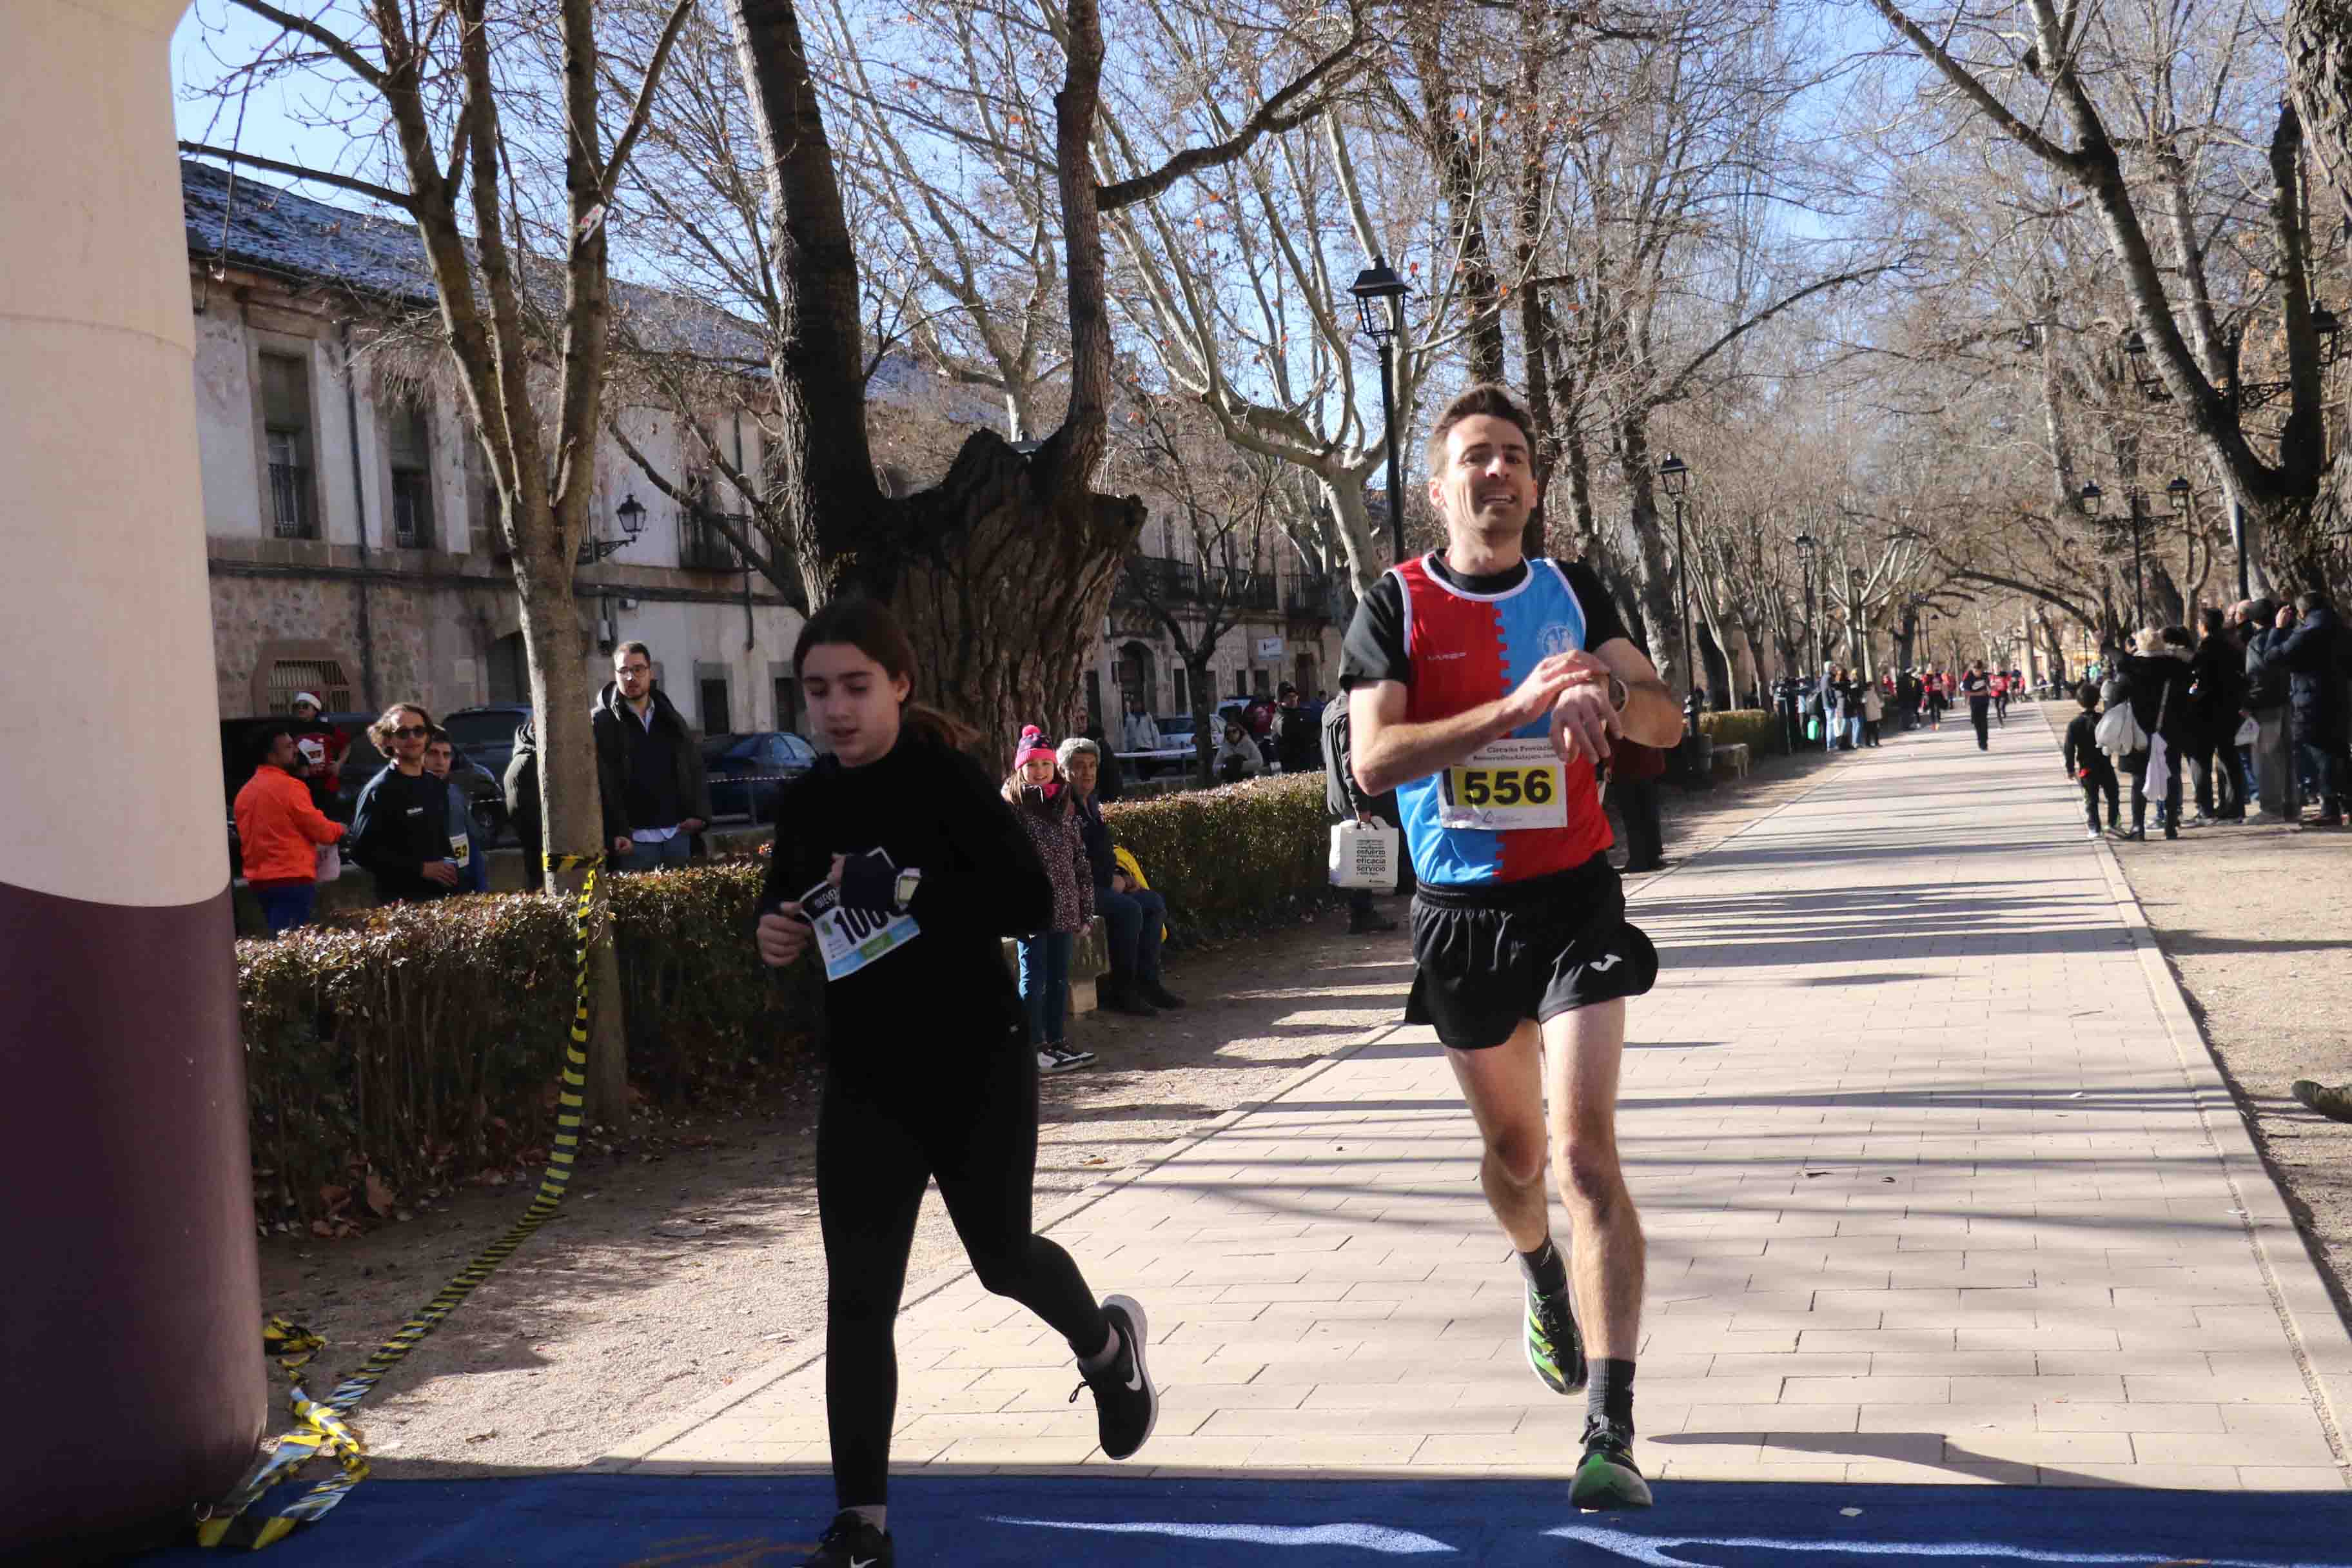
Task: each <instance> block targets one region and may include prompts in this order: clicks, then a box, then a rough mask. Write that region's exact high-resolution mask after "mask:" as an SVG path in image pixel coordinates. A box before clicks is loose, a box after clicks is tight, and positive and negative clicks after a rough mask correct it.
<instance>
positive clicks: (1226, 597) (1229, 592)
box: [1210, 567, 1278, 612]
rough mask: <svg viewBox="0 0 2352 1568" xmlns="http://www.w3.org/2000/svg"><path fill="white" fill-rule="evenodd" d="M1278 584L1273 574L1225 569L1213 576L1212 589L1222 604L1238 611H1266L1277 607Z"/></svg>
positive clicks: (1236, 568) (1220, 569) (1244, 569)
mask: <svg viewBox="0 0 2352 1568" xmlns="http://www.w3.org/2000/svg"><path fill="white" fill-rule="evenodd" d="M1277 586H1278V585H1277V584H1276V582H1275V580H1274V574H1273V573H1271V572H1254V571H1250V570H1248V569H1246V568H1242V567H1223V568H1219V569H1218V570H1217V571H1216V572H1214V573H1213V574H1212V578H1211V582H1210V589H1211V591H1212V592H1213V594H1215V595H1216V597H1217V601H1218V602H1219V603H1220V604H1223V605H1230V606H1231V607H1233V608H1234V609H1236V610H1265V611H1268V612H1271V611H1272V610H1273V609H1274V608H1275V605H1276V588H1277Z"/></svg>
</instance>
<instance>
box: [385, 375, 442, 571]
mask: <svg viewBox="0 0 2352 1568" xmlns="http://www.w3.org/2000/svg"><path fill="white" fill-rule="evenodd" d="M388 434H389V437H390V439H389V441H388V442H387V445H388V446H389V447H390V448H391V455H392V542H394V544H397V545H399V546H400V547H401V548H402V549H404V550H430V549H432V548H433V442H432V427H431V426H430V425H428V424H427V423H426V421H425V405H424V402H423V401H422V400H421V399H418V398H415V397H404V398H403V399H401V400H400V403H399V404H398V405H396V406H395V407H394V409H393V413H392V419H391V429H390V431H389V432H388Z"/></svg>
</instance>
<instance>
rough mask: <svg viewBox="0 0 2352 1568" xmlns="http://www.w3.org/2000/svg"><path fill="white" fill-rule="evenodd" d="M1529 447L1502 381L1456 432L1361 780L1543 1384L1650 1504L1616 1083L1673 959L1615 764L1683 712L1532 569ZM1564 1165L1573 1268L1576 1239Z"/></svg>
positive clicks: (1447, 438)
mask: <svg viewBox="0 0 2352 1568" xmlns="http://www.w3.org/2000/svg"><path fill="white" fill-rule="evenodd" d="M1530 436H1531V432H1530V429H1529V426H1528V416H1527V414H1526V413H1525V412H1524V411H1523V410H1522V409H1521V408H1520V407H1519V405H1517V403H1516V402H1514V401H1513V400H1512V398H1511V396H1510V395H1509V394H1508V393H1507V392H1506V391H1505V390H1504V389H1503V388H1501V387H1499V386H1491V385H1488V386H1478V387H1474V388H1472V389H1471V390H1470V391H1468V392H1465V393H1464V394H1463V395H1461V396H1460V397H1457V398H1455V399H1454V401H1453V402H1452V403H1451V404H1449V405H1447V406H1446V408H1445V411H1444V413H1443V414H1441V415H1439V416H1438V419H1437V424H1436V426H1435V427H1434V428H1433V430H1432V431H1431V433H1430V437H1429V448H1428V453H1427V461H1428V465H1429V474H1430V478H1429V499H1430V500H1431V502H1432V504H1433V505H1434V506H1435V507H1436V508H1437V510H1439V512H1440V513H1441V514H1442V515H1443V516H1444V519H1445V529H1446V545H1445V549H1444V551H1443V552H1438V553H1433V554H1430V555H1426V556H1423V557H1422V558H1421V559H1420V560H1417V561H1408V562H1405V563H1402V565H1400V566H1398V567H1396V568H1395V569H1394V570H1392V571H1391V572H1390V573H1389V574H1387V575H1385V576H1383V577H1382V578H1381V580H1380V581H1379V582H1378V583H1376V584H1373V586H1372V588H1371V591H1370V593H1369V594H1367V595H1365V597H1364V599H1363V602H1362V603H1361V604H1360V605H1359V606H1358V607H1357V611H1356V618H1355V622H1354V624H1353V625H1352V626H1349V629H1348V636H1347V639H1346V642H1345V645H1344V650H1343V654H1342V658H1341V676H1340V680H1341V684H1342V685H1343V686H1344V687H1346V688H1347V689H1348V700H1349V722H1350V724H1351V726H1352V728H1353V730H1354V731H1355V768H1356V779H1357V782H1358V783H1359V784H1361V785H1362V786H1363V788H1364V789H1365V790H1366V791H1367V792H1368V793H1370V794H1374V795H1378V794H1382V793H1384V792H1386V791H1388V790H1391V789H1393V790H1395V791H1396V792H1397V804H1398V807H1399V810H1400V813H1401V815H1402V816H1403V818H1404V831H1405V837H1406V841H1407V844H1408V847H1410V849H1411V852H1412V865H1413V871H1414V873H1415V875H1416V876H1418V877H1419V878H1420V879H1421V886H1420V890H1419V892H1418V893H1417V894H1416V895H1415V897H1414V899H1413V905H1412V952H1413V962H1414V963H1415V965H1416V973H1415V976H1414V979H1413V986H1412V1001H1411V1002H1410V1003H1409V1004H1408V1005H1407V1009H1406V1016H1407V1018H1408V1019H1410V1020H1411V1021H1412V1022H1415V1023H1426V1024H1433V1025H1434V1026H1436V1029H1437V1037H1438V1039H1439V1040H1440V1041H1441V1042H1443V1043H1444V1046H1445V1054H1446V1058H1447V1060H1448V1061H1449V1062H1450V1063H1451V1064H1452V1066H1453V1068H1454V1077H1455V1079H1457V1080H1458V1081H1459V1082H1460V1083H1461V1085H1462V1092H1463V1097H1464V1098H1465V1100H1467V1101H1468V1102H1469V1106H1470V1112H1471V1115H1472V1116H1473V1117H1474V1118H1475V1120H1476V1121H1477V1123H1478V1131H1479V1133H1480V1136H1481V1137H1482V1138H1483V1139H1484V1141H1485V1143H1486V1153H1485V1157H1484V1159H1483V1160H1482V1161H1481V1162H1480V1164H1479V1170H1478V1179H1479V1184H1480V1185H1481V1186H1482V1187H1483V1188H1484V1189H1485V1191H1486V1202H1487V1204H1488V1205H1489V1206H1491V1207H1492V1208H1493V1209H1494V1211H1495V1217H1496V1220H1497V1221H1498V1222H1499V1223H1500V1224H1501V1226H1502V1227H1503V1231H1504V1234H1505V1235H1507V1236H1508V1237H1510V1238H1511V1245H1512V1246H1513V1247H1516V1248H1517V1250H1518V1254H1519V1264H1520V1268H1521V1269H1522V1270H1523V1271H1524V1273H1525V1274H1526V1276H1527V1281H1528V1297H1527V1314H1526V1318H1527V1321H1526V1330H1525V1332H1526V1339H1527V1351H1528V1363H1529V1364H1531V1365H1532V1366H1533V1367H1534V1368H1535V1371H1536V1373H1537V1375H1538V1376H1539V1377H1540V1378H1542V1380H1543V1381H1544V1382H1545V1384H1548V1385H1549V1387H1550V1388H1551V1389H1552V1390H1553V1391H1554V1392H1555V1393H1559V1394H1568V1393H1570V1392H1572V1391H1573V1390H1575V1389H1578V1388H1585V1389H1586V1391H1587V1392H1586V1402H1585V1410H1586V1414H1585V1423H1584V1445H1585V1447H1584V1458H1583V1460H1582V1462H1581V1463H1580V1465H1579V1467H1578V1468H1577V1472H1576V1479H1575V1481H1574V1483H1573V1485H1572V1487H1571V1488H1570V1496H1571V1498H1572V1500H1574V1502H1575V1503H1576V1505H1577V1506H1578V1507H1580V1508H1588V1509H1597V1508H1644V1507H1647V1506H1648V1505H1649V1502H1650V1489H1649V1486H1648V1485H1647V1483H1645V1482H1644V1481H1643V1479H1642V1475H1641V1472H1640V1471H1639V1470H1638V1469H1636V1468H1634V1465H1633V1452H1632V1446H1633V1356H1634V1352H1635V1351H1636V1350H1637V1349H1638V1348H1639V1344H1640V1328H1641V1311H1642V1276H1643V1243H1642V1225H1641V1217H1640V1216H1639V1215H1636V1214H1635V1213H1634V1211H1633V1198H1632V1195H1631V1194H1628V1193H1627V1191H1626V1189H1625V1182H1624V1177H1623V1175H1622V1173H1621V1172H1620V1170H1619V1168H1618V1162H1617V1131H1616V1113H1617V1074H1618V1066H1619V1061H1620V1058H1621V1057H1622V1054H1623V1050H1624V1044H1625V998H1626V997H1628V996H1638V995H1640V994H1642V993H1643V992H1645V991H1647V990H1648V989H1649V988H1650V986H1651V984H1652V983H1653V982H1654V980H1655V979H1656V977H1657V972H1658V954H1657V949H1655V948H1654V947H1653V946H1652V945H1651V944H1650V939H1649V938H1648V937H1646V936H1644V935H1643V934H1642V932H1641V931H1639V930H1637V929H1636V928H1634V927H1633V926H1632V925H1630V924H1628V923H1627V922H1626V920H1625V895H1624V891H1623V889H1622V886H1621V884H1620V882H1619V880H1618V875H1617V872H1616V871H1615V870H1614V869H1613V868H1612V867H1611V866H1610V864H1609V861H1608V858H1607V856H1606V853H1605V852H1606V851H1607V849H1608V847H1609V844H1610V835H1609V826H1608V822H1607V819H1606V818H1605V817H1604V816H1602V815H1601V800H1600V792H1599V791H1598V789H1597V788H1596V787H1595V785H1594V779H1593V766H1594V763H1596V762H1604V763H1605V762H1606V761H1607V760H1608V758H1609V755H1610V742H1611V741H1612V739H1614V738H1616V737H1618V736H1620V735H1622V736H1625V737H1627V738H1630V739H1632V740H1635V741H1639V742H1642V743H1643V744H1644V745H1650V746H1659V747H1666V746H1672V745H1673V744H1674V743H1675V741H1676V740H1677V738H1678V737H1679V736H1680V733H1681V731H1682V714H1681V710H1679V708H1678V707H1677V706H1676V704H1675V700H1674V698H1673V697H1672V696H1671V695H1669V694H1668V692H1667V690H1666V688H1665V685H1664V682H1663V681H1661V680H1660V679H1658V673H1657V671H1656V670H1655V669H1654V668H1652V666H1651V664H1650V661H1649V660H1648V659H1647V658H1644V657H1643V655H1642V652H1641V650H1640V649H1638V648H1636V647H1634V646H1633V643H1632V642H1630V641H1629V640H1627V638H1626V636H1625V628H1624V623H1623V622H1622V620H1620V619H1619V617H1618V614H1617V610H1616V607H1615V606H1614V605H1612V604H1611V603H1610V600H1609V595H1608V594H1607V592H1606V591H1605V590H1603V589H1602V587H1601V584H1600V581H1599V580H1598V579H1597V578H1595V577H1594V576H1593V574H1591V571H1589V570H1588V569H1586V568H1585V567H1583V566H1581V565H1561V564H1559V563H1557V562H1553V561H1549V560H1544V559H1537V560H1532V561H1530V560H1528V558H1527V557H1525V556H1524V555H1522V554H1521V552H1520V549H1519V537H1520V530H1521V529H1522V528H1523V527H1524V526H1525V525H1526V523H1527V520H1528V512H1529V511H1530V510H1532V509H1533V507H1534V505H1535V501H1536V484H1535V474H1534V468H1533V466H1532V464H1531V463H1530V461H1529V448H1530ZM1547 1099H1549V1103H1550V1107H1551V1110H1550V1116H1549V1136H1547V1120H1546V1116H1545V1110H1544V1108H1545V1103H1546V1100H1547ZM1547 1146H1549V1155H1550V1163H1551V1168H1552V1171H1553V1173H1554V1177H1555V1179H1556V1180H1557V1181H1558V1183H1559V1191H1560V1196H1561V1198H1562V1200H1563V1201H1565V1202H1566V1204H1567V1205H1568V1213H1569V1219H1570V1227H1571V1230H1570V1234H1571V1238H1572V1242H1573V1245H1572V1247H1571V1249H1570V1253H1571V1256H1570V1258H1569V1259H1568V1260H1563V1259H1562V1258H1561V1256H1560V1254H1559V1250H1558V1249H1557V1248H1556V1247H1553V1245H1552V1240H1551V1221H1550V1200H1549V1197H1548V1196H1547V1195H1546V1193H1545V1189H1544V1166H1545V1155H1546V1151H1547ZM1571 1271H1572V1273H1573V1275H1574V1285H1573V1296H1574V1301H1573V1308H1572V1310H1571V1303H1570V1293H1571V1292H1570V1273H1571ZM1579 1321H1581V1322H1582V1323H1583V1325H1584V1332H1585V1336H1586V1337H1587V1338H1589V1340H1590V1342H1591V1347H1592V1352H1593V1359H1592V1361H1591V1364H1590V1376H1589V1380H1588V1366H1587V1362H1586V1357H1585V1346H1584V1340H1583V1339H1580V1336H1579V1333H1578V1327H1577V1325H1578V1323H1579ZM1588 1383H1589V1386H1588Z"/></svg>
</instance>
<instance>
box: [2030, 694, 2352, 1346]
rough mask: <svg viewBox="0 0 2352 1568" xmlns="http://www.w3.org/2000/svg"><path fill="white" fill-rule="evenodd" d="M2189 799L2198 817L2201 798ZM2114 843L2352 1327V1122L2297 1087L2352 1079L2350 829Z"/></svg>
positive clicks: (2198, 834)
mask: <svg viewBox="0 0 2352 1568" xmlns="http://www.w3.org/2000/svg"><path fill="white" fill-rule="evenodd" d="M2055 743H2056V742H2055V740H2054V738H2053V745H2054V744H2055ZM2185 805H2186V806H2187V809H2188V811H2189V813H2191V814H2193V813H2194V812H2195V809H2196V806H2195V802H2194V800H2193V798H2192V799H2190V800H2189V801H2188V802H2186V803H2185ZM2116 858H2117V859H2119V860H2120V861H2121V862H2122V863H2123V868H2124V875H2125V877H2126V879H2128V880H2129V881H2130V883H2131V888H2132V891H2133V893H2134V894H2136V895H2137V897H2138V899H2139V901H2140V907H2141V908H2142V909H2144V910H2147V920H2148V924H2149V925H2150V926H2151V927H2153V928H2154V930H2155V933H2156V940H2157V944H2158V946H2159V947H2161V948H2162V949H2163V950H2164V955H2165V957H2166V959H2167V960H2168V962H2169V963H2171V965H2172V971H2173V973H2174V974H2175V975H2177V976H2179V980H2180V984H2181V989H2182V990H2184V991H2185V992H2187V993H2188V995H2189V1011H2190V1012H2191V1013H2193V1014H2194V1015H2195V1016H2196V1018H2197V1022H2198V1025H2199V1026H2200V1027H2201V1028H2202V1029H2203V1030H2204V1032H2205V1037H2206V1039H2207V1040H2208V1041H2209V1042H2210V1044H2211V1045H2212V1047H2213V1053H2214V1055H2215V1056H2216V1057H2217V1058H2219V1059H2220V1061H2221V1072H2222V1076H2223V1078H2224V1079H2227V1080H2228V1082H2229V1085H2230V1089H2231V1093H2232V1094H2234V1095H2236V1096H2237V1099H2238V1103H2239V1105H2240V1107H2241V1108H2242V1109H2243V1110H2244V1111H2245V1112H2246V1114H2247V1116H2248V1117H2249V1118H2250V1119H2251V1120H2252V1123H2253V1129H2254V1142H2255V1145H2256V1146H2257V1147H2258V1148H2259V1149H2260V1150H2261V1151H2262V1153H2263V1159H2264V1160H2265V1161H2266V1162H2268V1163H2269V1165H2270V1168H2271V1171H2272V1173H2273V1174H2274V1175H2275V1176H2276V1177H2277V1178H2278V1180H2279V1183H2280V1184H2281V1185H2282V1186H2283V1187H2284V1188H2285V1190H2286V1195H2287V1207H2288V1209H2289V1210H2290V1211H2291V1212H2292V1213H2293V1214H2294V1221H2295V1225H2296V1226H2297V1227H2298V1228H2300V1229H2301V1230H2302V1232H2303V1235H2304V1241H2305V1245H2306V1246H2308V1247H2310V1248H2311V1251H2312V1255H2313V1257H2314V1258H2316V1259H2317V1260H2318V1262H2319V1267H2320V1271H2321V1273H2322V1274H2324V1275H2325V1276H2326V1279H2327V1283H2328V1289H2330V1290H2331V1291H2332V1292H2333V1293H2334V1295H2335V1297H2336V1310H2337V1311H2339V1312H2343V1313H2345V1314H2346V1316H2347V1321H2352V1297H2347V1291H2346V1280H2347V1271H2348V1270H2352V1126H2347V1125H2345V1124H2344V1123H2341V1122H2336V1121H2328V1120H2327V1119H2326V1118H2325V1117H2322V1116H2319V1115H2315V1113H2313V1112H2311V1111H2309V1110H2305V1109H2304V1108H2303V1107H2302V1106H2300V1105H2298V1104H2296V1103H2295V1102H2294V1100H2293V1099H2292V1098H2290V1097H2289V1095H2288V1093H2287V1086H2288V1085H2289V1084H2291V1083H2293V1082H2294V1080H2295V1079H2299V1078H2310V1079H2319V1080H2320V1081H2321V1082H2324V1083H2343V1082H2346V1081H2347V1080H2352V969H2347V965H2346V959H2345V955H2346V953H2347V951H2352V832H2346V831H2344V830H2340V829H2339V830H2336V831H2332V832H2311V833H2298V832H2296V831H2295V830H2294V828H2292V827H2287V826H2278V827H2253V826H2211V827H2197V828H2183V829H2182V831H2181V835H2180V837H2179V838H2178V839H2176V840H2173V841H2170V842H2167V841H2165V840H2164V839H2163V838H2162V837H2160V836H2158V835H2157V834H2155V833H2154V832H2153V831H2151V833H2150V834H2149V838H2148V842H2147V843H2146V844H2117V845H2116Z"/></svg>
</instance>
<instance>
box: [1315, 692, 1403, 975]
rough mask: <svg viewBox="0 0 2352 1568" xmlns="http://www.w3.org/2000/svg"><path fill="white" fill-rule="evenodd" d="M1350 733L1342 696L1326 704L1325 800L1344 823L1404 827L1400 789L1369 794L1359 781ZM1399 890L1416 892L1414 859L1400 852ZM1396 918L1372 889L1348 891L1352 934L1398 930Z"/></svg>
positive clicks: (1324, 707)
mask: <svg viewBox="0 0 2352 1568" xmlns="http://www.w3.org/2000/svg"><path fill="white" fill-rule="evenodd" d="M1323 803H1324V805H1326V806H1328V808H1329V809H1330V812H1331V815H1332V816H1334V817H1336V818H1338V819H1339V821H1341V822H1360V823H1362V824H1363V825H1364V826H1367V827H1370V826H1376V825H1381V824H1385V825H1386V826H1390V827H1397V828H1402V825H1403V820H1404V819H1403V818H1402V816H1398V814H1397V797H1396V791H1394V790H1391V791H1389V792H1388V793H1387V794H1386V795H1366V794H1365V793H1364V791H1363V788H1362V786H1361V785H1360V784H1357V783H1356V769H1355V766H1354V764H1353V763H1352V761H1351V759H1350V757H1349V724H1348V702H1347V699H1346V698H1344V697H1342V698H1341V699H1340V700H1339V701H1337V702H1327V703H1325V704H1324V705H1323ZM1397 864H1398V871H1397V879H1398V880H1397V891H1398V892H1400V893H1404V894H1407V895H1410V894H1411V893H1412V882H1413V879H1412V857H1411V856H1409V855H1405V854H1402V853H1400V854H1399V855H1398V857H1397ZM1396 928H1397V924H1396V921H1392V920H1391V919H1389V917H1388V916H1386V915H1384V914H1382V913H1381V912H1380V911H1379V910H1375V909H1374V908H1372V890H1371V889H1370V888H1357V889H1352V890H1351V891H1350V892H1349V894H1348V933H1349V935H1350V936H1364V935H1369V934H1370V933H1372V932H1376V931H1394V930H1396Z"/></svg>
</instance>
